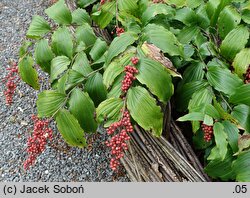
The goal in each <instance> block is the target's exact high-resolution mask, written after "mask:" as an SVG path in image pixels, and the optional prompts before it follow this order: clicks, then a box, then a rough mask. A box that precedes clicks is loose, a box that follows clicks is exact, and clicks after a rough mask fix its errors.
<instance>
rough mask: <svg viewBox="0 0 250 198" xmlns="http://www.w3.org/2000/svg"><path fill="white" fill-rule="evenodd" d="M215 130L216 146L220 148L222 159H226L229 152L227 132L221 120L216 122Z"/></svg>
mask: <svg viewBox="0 0 250 198" xmlns="http://www.w3.org/2000/svg"><path fill="white" fill-rule="evenodd" d="M213 130H214V133H213V134H214V139H215V143H216V147H217V148H218V152H219V153H218V154H219V156H220V158H221V160H224V159H225V157H226V154H227V145H228V142H227V134H226V133H225V131H224V126H223V125H222V124H221V123H219V122H216V123H215V124H214V127H213Z"/></svg>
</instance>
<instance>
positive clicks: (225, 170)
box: [204, 152, 235, 181]
mask: <svg viewBox="0 0 250 198" xmlns="http://www.w3.org/2000/svg"><path fill="white" fill-rule="evenodd" d="M232 162H233V157H232V153H230V152H228V153H227V155H226V157H225V159H224V160H220V159H216V160H212V161H210V162H209V163H208V165H207V166H206V167H205V168H204V170H205V172H206V173H207V174H208V175H209V176H210V177H212V178H214V179H217V178H220V179H221V180H222V181H228V180H230V179H231V180H232V179H235V173H234V171H233V169H232Z"/></svg>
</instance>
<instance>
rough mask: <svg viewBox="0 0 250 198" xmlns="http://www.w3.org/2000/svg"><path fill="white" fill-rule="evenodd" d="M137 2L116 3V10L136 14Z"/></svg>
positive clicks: (134, 0) (135, 0) (130, 0)
mask: <svg viewBox="0 0 250 198" xmlns="http://www.w3.org/2000/svg"><path fill="white" fill-rule="evenodd" d="M137 1H138V0H126V1H118V9H119V11H120V12H122V11H125V12H127V13H136V11H137V10H138V5H137Z"/></svg>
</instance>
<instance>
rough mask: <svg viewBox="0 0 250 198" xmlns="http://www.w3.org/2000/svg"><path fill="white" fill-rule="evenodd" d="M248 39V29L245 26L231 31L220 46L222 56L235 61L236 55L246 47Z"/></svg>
mask: <svg viewBox="0 0 250 198" xmlns="http://www.w3.org/2000/svg"><path fill="white" fill-rule="evenodd" d="M248 38H249V31H248V28H247V27H245V26H238V27H237V28H235V29H233V30H232V31H230V32H229V33H228V34H227V36H226V37H225V39H224V40H223V41H222V43H221V46H220V50H221V54H222V55H223V56H224V57H225V58H227V59H228V60H233V59H234V57H235V55H236V54H237V53H238V52H240V50H242V49H243V48H244V47H245V45H246V44H247V40H248Z"/></svg>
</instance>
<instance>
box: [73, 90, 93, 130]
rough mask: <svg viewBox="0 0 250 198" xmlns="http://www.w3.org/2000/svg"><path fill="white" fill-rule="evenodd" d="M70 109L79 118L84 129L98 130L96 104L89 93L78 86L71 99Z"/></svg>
mask: <svg viewBox="0 0 250 198" xmlns="http://www.w3.org/2000/svg"><path fill="white" fill-rule="evenodd" d="M69 111H70V113H71V114H72V115H73V116H74V117H75V118H76V119H77V120H78V122H79V124H80V125H81V127H82V128H83V129H84V131H86V132H95V131H96V129H97V123H96V121H95V118H94V114H95V105H94V103H93V101H92V100H91V98H90V97H89V95H88V94H87V93H84V92H82V91H81V90H80V89H78V88H77V89H74V91H73V92H72V93H71V96H70V99H69Z"/></svg>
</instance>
